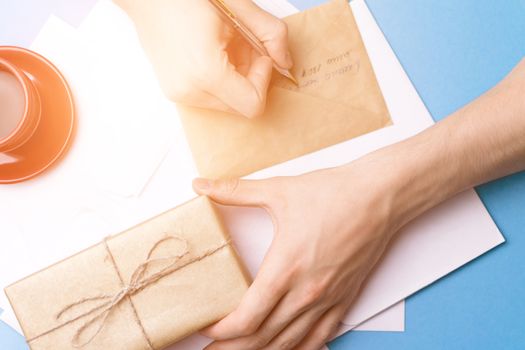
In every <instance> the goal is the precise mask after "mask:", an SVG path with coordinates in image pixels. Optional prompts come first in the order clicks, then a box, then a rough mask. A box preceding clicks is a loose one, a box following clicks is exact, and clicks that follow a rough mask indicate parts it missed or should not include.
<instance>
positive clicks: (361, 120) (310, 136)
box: [179, 0, 391, 178]
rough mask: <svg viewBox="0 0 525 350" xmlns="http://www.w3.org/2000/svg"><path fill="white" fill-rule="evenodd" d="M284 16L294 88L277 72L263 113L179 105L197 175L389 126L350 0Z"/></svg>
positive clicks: (226, 173)
mask: <svg viewBox="0 0 525 350" xmlns="http://www.w3.org/2000/svg"><path fill="white" fill-rule="evenodd" d="M285 22H286V23H287V24H288V29H289V38H290V39H289V40H290V50H291V53H292V56H293V57H294V61H295V65H294V68H293V69H292V73H293V74H294V76H295V77H296V78H297V80H298V82H299V87H296V86H294V85H293V83H291V82H290V81H289V80H287V79H286V78H284V77H282V76H279V75H278V74H274V76H273V79H272V86H271V88H270V91H269V94H268V105H267V108H266V111H265V113H264V115H262V116H261V117H259V118H255V119H246V118H244V117H242V116H238V115H234V114H228V113H223V112H216V111H211V110H205V109H199V108H194V107H187V106H179V110H180V115H181V119H182V123H183V126H184V129H185V132H186V135H187V139H188V142H189V145H190V148H191V150H192V153H193V157H194V159H195V162H196V165H197V169H198V171H199V174H200V175H201V176H204V177H210V178H227V177H240V176H244V175H247V174H250V173H252V172H255V171H257V170H260V169H263V168H266V167H269V166H271V165H274V164H277V163H281V162H284V161H287V160H290V159H293V158H296V157H299V156H302V155H305V154H308V153H311V152H314V151H317V150H320V149H323V148H326V147H328V146H331V145H334V144H337V143H340V142H343V141H346V140H349V139H351V138H354V137H356V136H359V135H362V134H365V133H368V132H371V131H373V130H376V129H380V128H382V127H384V126H387V125H390V124H391V120H390V115H389V112H388V109H387V107H386V104H385V101H384V99H383V96H382V94H381V91H380V89H379V85H378V83H377V80H376V77H375V74H374V71H373V68H372V65H371V63H370V60H369V58H368V55H367V52H366V49H365V47H364V44H363V41H362V39H361V36H360V34H359V30H358V28H357V25H356V22H355V19H354V16H353V14H352V11H351V9H350V6H349V5H348V3H347V1H345V0H333V1H330V2H328V3H326V4H324V5H321V6H319V7H315V8H313V9H310V10H307V11H305V12H301V13H298V14H295V15H293V16H290V17H287V18H286V19H285Z"/></svg>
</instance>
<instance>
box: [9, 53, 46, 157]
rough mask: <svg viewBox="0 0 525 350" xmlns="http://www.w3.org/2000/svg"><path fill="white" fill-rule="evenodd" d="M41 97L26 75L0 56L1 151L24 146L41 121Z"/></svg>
mask: <svg viewBox="0 0 525 350" xmlns="http://www.w3.org/2000/svg"><path fill="white" fill-rule="evenodd" d="M40 107H41V106H40V96H39V94H38V91H37V89H36V88H35V86H34V85H33V83H32V81H31V80H30V79H29V77H28V76H27V75H26V74H25V73H24V72H23V71H22V70H20V69H19V68H17V67H16V66H15V65H13V64H12V63H10V62H9V61H7V60H5V59H2V58H0V152H8V151H11V150H14V149H16V148H18V147H20V146H22V145H24V144H25V143H26V142H27V141H28V140H29V139H30V138H31V136H32V135H33V134H34V132H35V130H36V129H37V127H38V123H39V122H40V112H41V111H40Z"/></svg>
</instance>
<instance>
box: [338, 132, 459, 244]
mask: <svg viewBox="0 0 525 350" xmlns="http://www.w3.org/2000/svg"><path fill="white" fill-rule="evenodd" d="M438 134H440V131H438V130H432V131H431V132H423V133H421V134H418V135H416V136H414V137H411V138H409V139H407V140H405V141H402V142H399V143H396V144H393V145H391V146H388V147H385V148H382V149H379V150H377V151H375V152H372V153H370V154H368V155H366V156H364V157H362V158H360V159H359V160H357V161H356V162H357V163H359V164H360V165H359V166H361V167H363V168H364V169H366V172H363V174H362V176H363V177H365V181H367V182H368V183H369V186H370V189H373V190H374V191H375V192H376V193H377V196H380V197H381V198H382V201H383V202H384V203H383V204H382V207H384V208H385V210H386V212H385V213H383V216H384V217H385V220H386V221H387V222H388V225H389V226H390V227H391V230H390V231H391V233H392V234H394V233H395V232H397V231H398V230H399V229H400V228H401V227H403V226H404V225H406V224H407V223H408V222H410V221H412V220H413V219H414V218H416V217H417V216H419V215H421V214H422V213H423V212H425V211H427V210H428V209H430V208H432V207H434V206H436V205H438V204H439V203H441V202H442V201H444V200H446V199H447V198H449V197H451V196H453V195H454V194H456V193H457V192H458V191H459V184H458V182H457V179H456V177H455V174H457V172H458V168H459V165H458V164H454V163H453V162H450V160H449V158H451V157H448V156H447V147H446V145H445V144H443V142H442V140H443V137H442V136H440V135H438ZM356 162H352V163H350V164H348V165H347V166H348V167H351V166H353V165H354V163H356Z"/></svg>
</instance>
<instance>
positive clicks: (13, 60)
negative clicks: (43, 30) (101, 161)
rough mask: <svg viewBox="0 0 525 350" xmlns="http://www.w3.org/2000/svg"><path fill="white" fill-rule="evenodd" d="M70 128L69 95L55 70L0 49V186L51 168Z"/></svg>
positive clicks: (30, 56) (35, 57)
mask: <svg viewBox="0 0 525 350" xmlns="http://www.w3.org/2000/svg"><path fill="white" fill-rule="evenodd" d="M75 125H76V123H75V108H74V103H73V96H72V94H71V90H70V89H69V86H68V84H67V82H66V80H65V78H64V76H63V75H62V73H60V71H59V70H58V68H57V67H55V66H54V65H53V63H51V62H50V61H49V60H48V59H46V58H45V57H43V56H42V55H39V54H38V53H36V52H34V51H31V50H28V49H25V48H22V47H15V46H1V45H0V184H12V183H16V182H21V181H25V180H29V179H31V178H33V177H35V176H37V175H39V174H41V173H42V172H44V171H45V170H47V169H50V168H51V166H52V165H54V164H57V163H58V161H59V160H60V159H62V158H63V156H64V155H65V153H66V151H67V150H68V149H69V146H70V144H71V140H72V138H73V134H74V131H75Z"/></svg>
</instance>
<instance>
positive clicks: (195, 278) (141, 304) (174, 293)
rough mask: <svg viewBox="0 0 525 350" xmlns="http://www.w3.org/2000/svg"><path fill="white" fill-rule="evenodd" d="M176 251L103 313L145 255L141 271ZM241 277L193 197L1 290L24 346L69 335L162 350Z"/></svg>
mask: <svg viewBox="0 0 525 350" xmlns="http://www.w3.org/2000/svg"><path fill="white" fill-rule="evenodd" d="M184 252H187V254H184ZM179 255H180V256H181V258H180V260H177V261H175V264H174V265H175V266H176V268H177V269H176V270H174V271H173V272H172V273H168V274H166V275H164V276H163V277H162V278H160V279H158V280H156V281H153V282H152V283H149V284H148V285H147V286H145V288H143V289H141V290H138V291H137V292H134V293H130V294H129V295H126V296H125V297H123V298H122V301H121V302H118V303H117V304H116V305H114V307H112V308H111V309H109V312H107V313H103V311H104V310H105V309H104V308H105V307H106V306H107V302H108V301H109V302H111V301H114V300H115V298H116V297H117V295H118V294H119V293H122V291H123V290H125V289H126V288H127V287H129V286H130V283H131V282H130V281H132V280H133V277H134V276H135V275H136V271H137V269H140V268H139V266H141V264H144V262H145V261H147V260H148V259H154V260H155V261H154V262H153V263H152V264H151V265H148V266H147V267H146V269H145V270H144V275H149V276H152V275H154V274H156V273H157V272H159V271H163V269H164V268H165V267H166V266H170V264H172V263H173V261H172V260H171V258H168V257H173V256H179ZM150 261H151V260H150ZM134 274H135V275H134ZM249 283H250V279H249V277H248V274H247V272H246V270H245V268H244V267H243V265H242V263H241V261H240V260H239V257H238V256H237V254H236V252H235V250H234V247H233V246H232V245H231V244H230V238H229V235H228V233H227V232H226V231H225V230H224V228H223V225H222V223H221V221H220V219H219V217H218V216H217V213H216V211H215V208H214V207H213V204H212V203H211V202H210V200H209V199H208V198H207V197H197V198H195V199H193V200H191V201H189V202H187V203H185V204H183V205H181V206H178V207H176V208H174V209H172V210H170V211H167V212H165V213H163V214H161V215H159V216H157V217H155V218H153V219H151V220H148V221H146V222H144V223H142V224H139V225H137V226H135V227H133V228H131V229H129V230H127V231H124V232H122V233H120V234H118V235H115V236H111V237H109V238H108V239H107V240H105V241H104V242H102V243H100V244H97V245H95V246H92V247H90V248H88V249H86V250H84V251H82V252H80V253H78V254H76V255H74V256H72V257H69V258H67V259H65V260H63V261H61V262H59V263H56V264H55V265H52V266H50V267H48V268H46V269H44V270H41V271H39V272H37V273H35V274H33V275H31V276H29V277H26V278H24V279H22V280H20V281H18V282H16V283H14V284H12V285H10V286H9V287H7V288H6V289H5V292H6V294H7V296H8V298H9V301H10V303H11V305H12V306H13V309H14V311H15V313H16V316H17V318H18V320H19V322H20V325H21V327H22V329H23V331H24V335H25V337H26V338H27V341H28V344H29V346H30V347H31V349H33V350H35V349H55V350H61V349H71V348H73V347H74V345H75V344H78V342H80V343H86V345H84V346H83V347H82V348H83V349H130V350H134V349H137V350H139V349H151V348H154V349H161V348H164V347H166V346H168V345H170V344H172V343H174V342H176V341H177V340H179V339H181V338H183V337H185V336H187V335H189V334H191V333H194V332H195V331H198V330H199V329H201V328H203V327H205V326H207V325H209V324H211V323H213V322H216V321H217V320H219V319H221V318H222V317H224V316H226V315H227V314H228V313H229V312H231V311H233V309H234V308H235V307H236V306H237V304H238V302H239V301H240V299H241V297H242V295H243V294H244V292H245V291H246V290H247V288H248V285H249ZM72 305H73V307H71V306H72ZM68 307H70V308H69V309H68ZM64 311H66V312H64ZM61 312H63V313H62V314H60V313H61ZM97 315H101V317H100V318H98V319H95V320H94V322H93V323H92V324H89V322H90V320H92V319H94V318H96V316H97ZM106 315H107V318H104V316H106ZM97 332H98V333H97ZM92 336H93V338H92V339H90V338H91V337H92Z"/></svg>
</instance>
